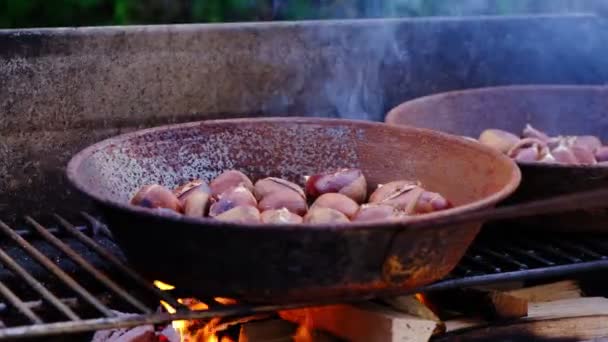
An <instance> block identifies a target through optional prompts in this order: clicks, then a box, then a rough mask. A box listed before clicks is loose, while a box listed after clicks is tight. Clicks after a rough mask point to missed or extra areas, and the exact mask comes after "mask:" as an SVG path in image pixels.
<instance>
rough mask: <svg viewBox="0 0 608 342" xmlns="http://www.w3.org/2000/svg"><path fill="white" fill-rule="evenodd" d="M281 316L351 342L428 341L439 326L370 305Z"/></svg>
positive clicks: (312, 310)
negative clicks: (306, 323) (305, 323)
mask: <svg viewBox="0 0 608 342" xmlns="http://www.w3.org/2000/svg"><path fill="white" fill-rule="evenodd" d="M280 316H281V317H282V318H283V319H286V320H289V321H291V322H296V323H299V324H301V323H304V322H306V321H307V320H308V322H309V323H311V325H312V327H313V328H315V329H319V330H323V331H326V332H329V333H331V334H333V335H335V336H337V337H339V338H342V339H345V340H348V341H352V342H375V341H379V342H391V341H395V342H397V341H400V342H403V341H408V342H418V341H420V342H426V341H428V340H429V339H430V338H431V336H432V335H433V331H435V329H437V326H438V323H437V322H436V321H433V320H429V319H424V318H420V317H415V316H412V315H409V314H405V313H402V312H397V311H395V310H392V309H391V308H388V307H385V306H382V305H378V304H374V303H371V302H366V303H362V304H356V305H332V306H325V307H317V308H308V309H298V310H287V311H282V312H281V313H280Z"/></svg>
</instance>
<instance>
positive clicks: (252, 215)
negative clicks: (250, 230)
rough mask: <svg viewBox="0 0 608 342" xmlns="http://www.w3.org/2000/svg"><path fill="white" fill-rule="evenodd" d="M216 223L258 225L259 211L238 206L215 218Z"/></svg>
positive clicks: (250, 207)
mask: <svg viewBox="0 0 608 342" xmlns="http://www.w3.org/2000/svg"><path fill="white" fill-rule="evenodd" d="M215 219H216V220H218V221H224V222H234V223H260V222H261V218H260V211H259V210H258V208H256V207H252V206H249V205H239V206H236V207H234V208H232V209H230V210H227V211H224V212H223V213H221V214H219V215H217V216H216V217H215Z"/></svg>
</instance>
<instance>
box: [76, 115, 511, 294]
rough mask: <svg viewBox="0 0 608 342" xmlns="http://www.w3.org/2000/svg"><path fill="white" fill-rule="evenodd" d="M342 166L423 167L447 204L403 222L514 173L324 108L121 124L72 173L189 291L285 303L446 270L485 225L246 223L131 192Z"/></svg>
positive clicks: (419, 135)
mask: <svg viewBox="0 0 608 342" xmlns="http://www.w3.org/2000/svg"><path fill="white" fill-rule="evenodd" d="M338 167H357V168H360V169H361V170H362V171H363V172H364V174H365V176H366V178H367V180H368V183H369V186H370V189H372V188H373V187H375V186H376V185H377V184H380V183H383V182H387V181H391V180H396V179H404V178H405V179H419V180H420V181H422V183H423V184H424V185H425V186H426V187H427V188H429V189H430V190H433V191H439V192H441V193H442V194H444V195H445V196H447V197H448V198H449V199H450V200H451V201H452V202H453V203H454V204H455V205H456V207H455V208H452V209H448V210H445V211H442V212H436V213H432V214H428V215H421V216H418V217H417V218H415V219H413V221H412V222H420V221H429V220H433V219H438V218H445V217H446V216H450V215H463V214H466V213H468V212H473V211H476V210H480V209H484V208H491V207H493V206H495V205H496V203H498V202H499V201H500V200H502V199H503V198H505V197H507V196H508V195H509V194H511V193H512V192H513V191H514V190H515V189H516V187H517V186H518V184H519V181H520V173H519V169H518V168H517V166H516V164H515V163H514V162H512V161H511V160H510V159H509V158H507V157H505V156H503V155H501V154H499V153H497V152H495V151H493V150H491V149H489V148H486V147H484V146H481V145H479V144H476V143H474V142H469V141H467V140H466V139H462V138H459V137H454V136H450V135H447V134H443V133H438V132H432V131H428V130H423V129H416V128H407V127H399V126H390V125H386V124H383V123H374V122H365V121H348V120H339V119H320V118H263V119H233V120H218V121H201V122H193V123H187V124H179V125H171V126H163V127H158V128H152V129H147V130H143V131H138V132H134V133H129V134H125V135H121V136H118V137H115V138H111V139H108V140H105V141H102V142H99V143H97V144H95V145H92V146H90V147H88V148H86V149H85V150H83V151H81V152H80V153H78V154H77V155H75V156H74V157H73V159H72V160H71V161H70V163H69V165H68V169H67V175H68V178H69V180H70V182H71V183H72V184H73V185H74V186H75V187H76V188H77V189H79V190H80V191H81V192H82V193H84V194H85V195H86V196H88V197H90V198H91V199H93V200H94V201H95V202H96V203H97V204H98V205H99V206H100V208H101V209H102V211H103V212H104V213H105V215H106V220H108V221H109V223H110V227H111V228H112V232H113V234H114V236H115V237H116V238H117V240H118V243H119V244H120V246H121V247H122V249H123V250H124V251H125V253H126V255H127V257H128V259H129V262H130V263H131V264H132V266H134V267H135V268H136V269H137V270H138V271H139V272H141V273H142V274H143V275H144V276H145V277H147V278H148V279H150V280H155V279H158V280H162V281H164V282H166V283H169V284H172V285H174V286H176V287H177V288H179V289H180V290H183V291H185V292H186V293H192V294H194V295H197V294H198V295H207V296H209V295H218V296H227V297H233V298H237V299H244V300H247V301H255V302H259V301H263V302H285V301H290V302H294V301H300V300H324V299H329V298H336V297H349V296H365V295H372V294H374V293H377V292H379V291H385V290H395V289H403V290H407V289H413V288H416V287H419V286H422V285H424V284H428V283H430V282H433V281H435V280H438V279H440V278H442V277H444V276H445V275H446V274H447V273H448V272H450V270H452V268H453V267H454V266H455V265H456V263H457V262H458V261H459V259H460V258H461V257H462V255H463V253H464V252H465V250H466V249H467V247H468V246H469V244H470V243H471V242H472V240H473V239H474V237H475V236H476V235H477V233H478V231H479V229H480V226H481V224H482V222H473V223H466V224H458V225H444V226H441V227H433V228H425V229H416V227H410V226H409V225H408V223H382V224H376V225H370V224H348V225H344V224H342V225H333V226H323V225H319V226H315V225H293V226H280V225H262V224H258V225H244V224H231V223H222V222H218V221H214V220H211V219H204V218H201V219H195V218H186V217H181V216H177V217H173V216H164V215H159V214H158V212H156V211H152V210H149V209H145V208H140V207H134V206H131V205H130V204H128V202H129V199H130V197H131V196H132V195H133V194H134V192H135V191H136V190H137V189H138V188H139V187H141V186H142V185H144V184H148V183H160V184H163V185H166V186H169V187H173V186H176V185H177V184H179V183H181V182H183V181H185V180H188V179H190V178H199V177H201V178H205V179H207V180H209V179H211V178H213V177H214V176H216V175H218V174H219V173H220V172H222V171H224V170H225V169H238V170H241V171H243V172H245V173H246V174H248V175H250V177H251V178H252V179H253V180H254V181H255V179H259V178H261V177H266V176H275V177H283V178H285V179H289V180H291V181H294V182H299V183H301V177H302V176H303V175H306V174H312V173H315V172H319V171H324V170H328V169H333V168H338ZM410 228H411V229H410Z"/></svg>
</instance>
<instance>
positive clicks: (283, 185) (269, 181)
mask: <svg viewBox="0 0 608 342" xmlns="http://www.w3.org/2000/svg"><path fill="white" fill-rule="evenodd" d="M279 191H294V192H296V193H297V194H299V195H300V196H301V197H302V198H304V199H306V195H305V194H304V190H302V188H301V187H300V186H299V185H297V184H296V183H292V182H290V181H286V180H284V179H281V178H276V177H268V178H264V179H260V180H259V181H257V182H255V185H254V187H253V194H254V195H255V198H257V199H258V201H261V200H262V198H264V197H265V196H267V195H270V194H271V193H274V192H279Z"/></svg>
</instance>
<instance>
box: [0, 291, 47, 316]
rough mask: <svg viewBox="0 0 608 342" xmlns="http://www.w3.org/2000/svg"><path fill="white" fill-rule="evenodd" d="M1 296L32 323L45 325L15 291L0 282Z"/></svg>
mask: <svg viewBox="0 0 608 342" xmlns="http://www.w3.org/2000/svg"><path fill="white" fill-rule="evenodd" d="M0 294H2V296H4V298H6V300H8V301H9V303H11V304H12V305H13V306H14V307H15V308H17V310H19V312H21V313H22V314H23V315H24V316H25V317H27V318H28V319H29V320H30V322H32V323H34V324H42V323H44V322H43V321H42V319H40V317H38V315H36V314H35V313H34V312H33V311H32V309H30V308H29V307H28V306H27V305H26V304H25V303H24V302H23V301H22V300H21V299H19V297H17V295H15V293H13V291H11V290H10V289H9V288H8V287H7V286H6V285H4V283H3V282H0Z"/></svg>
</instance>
